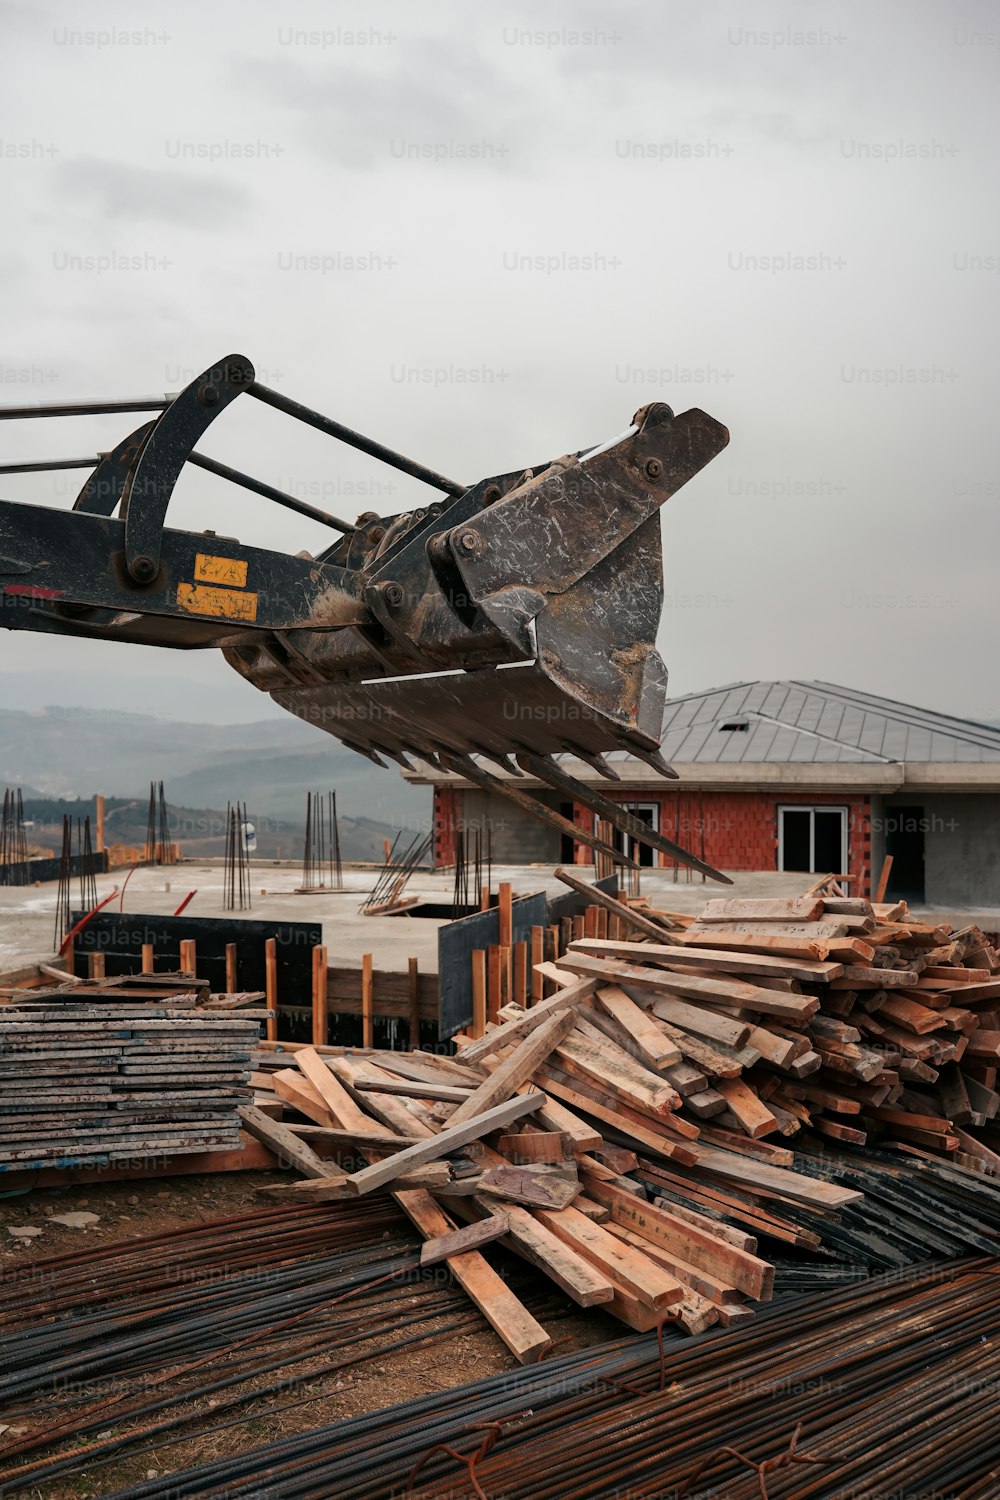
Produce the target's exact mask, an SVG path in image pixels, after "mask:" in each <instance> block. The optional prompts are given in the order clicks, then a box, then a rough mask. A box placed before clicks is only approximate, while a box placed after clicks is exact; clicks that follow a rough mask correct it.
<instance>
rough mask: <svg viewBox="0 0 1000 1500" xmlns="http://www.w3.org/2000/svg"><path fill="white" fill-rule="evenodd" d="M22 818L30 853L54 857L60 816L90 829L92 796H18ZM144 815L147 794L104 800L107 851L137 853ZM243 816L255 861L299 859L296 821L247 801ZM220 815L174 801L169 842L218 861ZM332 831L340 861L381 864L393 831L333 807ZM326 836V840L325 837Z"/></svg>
mask: <svg viewBox="0 0 1000 1500" xmlns="http://www.w3.org/2000/svg"><path fill="white" fill-rule="evenodd" d="M23 800H24V815H25V821H26V823H27V824H28V829H27V835H28V844H29V846H30V848H31V850H32V852H37V853H44V854H53V855H54V854H58V852H59V849H60V848H61V842H62V827H63V817H64V816H65V815H66V814H68V815H69V817H70V818H72V820H73V826H74V829H75V827H76V824H77V821H78V820H79V821H80V822H82V820H83V819H84V818H87V817H89V818H90V820H91V828H93V827H94V824H95V817H96V807H95V803H94V799H93V798H92V797H82V798H72V799H71V798H57V797H44V796H27V795H25V796H24V798H23ZM148 817H149V794H148V791H147V793H146V795H145V796H143V797H132V798H128V797H115V796H107V797H105V808H104V837H105V843H106V844H108V846H109V847H110V846H111V845H114V844H124V845H126V846H127V847H130V848H133V849H142V848H144V847H145V843H146V830H147V826H148ZM247 817H248V819H249V821H250V822H251V823H253V825H254V829H255V831H256V834H257V852H256V858H257V859H292V860H297V859H300V858H301V857H302V853H303V848H304V843H305V825H304V822H303V821H302V820H301V819H298V820H296V819H290V818H289V819H285V818H276V817H275V816H274V815H273V814H265V813H262V812H260V811H259V810H258V808H257V805H256V804H255V803H254V802H252V801H248V802H247ZM226 826H227V825H226V813H225V805H223V807H222V809H219V808H215V807H185V806H181V805H179V804H177V803H174V802H168V803H167V827H168V830H169V835H170V838H171V839H172V840H173V841H174V842H175V843H177V844H179V845H180V848H181V852H182V854H183V855H184V856H185V858H187V859H198V858H212V857H216V858H217V857H221V856H222V855H224V854H225V852H226ZM337 829H338V833H339V836H340V857H341V859H342V860H363V861H369V862H374V861H378V862H381V860H382V858H383V854H384V850H385V840H386V839H391V838H392V837H393V836H394V834H395V833H396V831H397V830H396V828H394V827H392V826H390V825H389V824H386V823H379V822H376V821H374V820H373V819H371V818H352V817H350V816H349V815H345V814H344V813H343V812H342V811H341V810H340V806H339V798H338V811H337ZM326 837H327V838H328V837H329V834H328V833H327V835H326Z"/></svg>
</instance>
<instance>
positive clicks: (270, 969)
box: [264, 938, 278, 1042]
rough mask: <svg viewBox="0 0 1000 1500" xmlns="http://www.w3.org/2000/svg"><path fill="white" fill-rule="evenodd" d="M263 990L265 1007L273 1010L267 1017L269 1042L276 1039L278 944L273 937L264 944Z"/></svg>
mask: <svg viewBox="0 0 1000 1500" xmlns="http://www.w3.org/2000/svg"><path fill="white" fill-rule="evenodd" d="M264 990H265V994H266V997H267V1008H268V1010H273V1011H274V1015H273V1016H268V1018H267V1039H268V1041H269V1042H276V1041H277V1040H278V944H277V941H276V940H275V939H274V938H268V939H267V942H266V943H265V944H264Z"/></svg>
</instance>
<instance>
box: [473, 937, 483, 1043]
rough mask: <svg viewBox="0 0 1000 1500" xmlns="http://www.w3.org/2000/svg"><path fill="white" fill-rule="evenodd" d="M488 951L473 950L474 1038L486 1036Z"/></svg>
mask: <svg viewBox="0 0 1000 1500" xmlns="http://www.w3.org/2000/svg"><path fill="white" fill-rule="evenodd" d="M486 1015H487V1011H486V949H485V948H474V949H473V950H472V1027H471V1034H472V1036H473V1037H476V1038H478V1037H481V1036H485V1035H486Z"/></svg>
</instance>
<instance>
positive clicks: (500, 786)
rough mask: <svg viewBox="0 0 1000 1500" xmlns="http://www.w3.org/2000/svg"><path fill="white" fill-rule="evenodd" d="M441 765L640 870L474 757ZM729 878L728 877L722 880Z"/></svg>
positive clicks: (451, 758) (444, 758) (444, 756)
mask: <svg viewBox="0 0 1000 1500" xmlns="http://www.w3.org/2000/svg"><path fill="white" fill-rule="evenodd" d="M439 759H440V761H441V764H442V765H443V766H444V767H445V768H446V769H447V770H449V771H454V773H455V774H456V775H457V776H464V777H465V779H466V780H467V781H473V782H475V784H476V785H477V786H481V787H482V788H483V790H484V791H487V792H496V793H497V794H498V796H501V797H506V798H507V800H508V801H509V802H513V803H515V804H516V806H518V807H519V808H521V810H522V812H526V813H529V814H530V815H531V817H533V818H538V819H540V820H541V822H543V823H548V824H549V825H550V826H551V827H553V828H558V830H559V832H560V833H564V834H566V835H567V837H569V838H572V839H575V840H576V841H577V842H578V843H581V844H587V845H589V847H590V848H591V849H596V850H597V852H598V853H599V854H603V855H604V856H605V857H606V858H608V859H612V860H614V861H615V863H616V864H619V865H624V866H625V867H626V868H628V869H632V870H634V869H636V868H637V866H636V862H635V860H634V859H629V857H628V855H626V854H623V853H621V852H619V850H617V849H615V848H614V847H613V846H612V845H611V844H606V843H605V842H604V840H603V839H600V838H598V837H597V835H596V834H593V833H588V831H587V830H586V828H580V827H578V826H577V824H575V823H571V822H570V820H569V819H568V818H564V817H563V816H562V814H561V813H557V812H556V810H555V808H552V807H546V805H545V803H544V802H539V801H538V800H537V798H535V797H529V795H528V793H527V792H522V791H521V789H520V787H516V786H512V785H511V784H510V782H509V781H501V780H500V779H499V777H497V776H494V775H493V774H492V772H490V771H487V770H485V769H484V768H483V767H482V766H481V765H480V764H479V763H478V761H475V760H473V758H472V756H471V755H456V754H449V753H448V752H447V751H445V750H442V751H441V752H440V755H439ZM722 878H723V879H725V876H723V877H722Z"/></svg>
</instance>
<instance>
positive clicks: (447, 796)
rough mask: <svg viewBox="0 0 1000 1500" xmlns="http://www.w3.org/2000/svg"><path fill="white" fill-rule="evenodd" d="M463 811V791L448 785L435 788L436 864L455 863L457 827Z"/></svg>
mask: <svg viewBox="0 0 1000 1500" xmlns="http://www.w3.org/2000/svg"><path fill="white" fill-rule="evenodd" d="M461 813H462V793H461V792H460V791H458V790H457V789H453V788H451V787H446V786H436V787H435V788H434V864H435V865H436V866H439V867H440V866H441V865H453V864H454V863H455V829H456V827H457V825H458V821H459V818H460V817H461Z"/></svg>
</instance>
